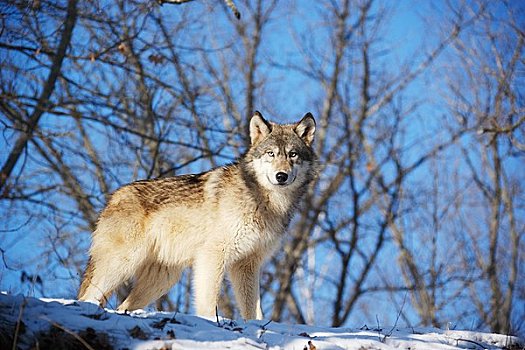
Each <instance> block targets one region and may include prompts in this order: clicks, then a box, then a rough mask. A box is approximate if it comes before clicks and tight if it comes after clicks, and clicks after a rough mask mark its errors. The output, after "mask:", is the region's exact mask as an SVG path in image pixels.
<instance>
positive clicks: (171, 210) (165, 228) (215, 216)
mask: <svg viewBox="0 0 525 350" xmlns="http://www.w3.org/2000/svg"><path fill="white" fill-rule="evenodd" d="M249 131H250V140H251V145H250V147H249V149H248V150H247V152H246V153H245V154H244V156H242V157H241V158H240V159H239V160H238V161H237V162H235V163H233V164H230V165H227V166H223V167H219V168H215V169H212V170H210V171H207V172H204V173H201V174H190V175H181V176H175V177H170V178H161V179H155V180H143V181H136V182H133V183H131V184H128V185H125V186H123V187H122V188H120V189H118V190H117V191H116V192H115V193H114V194H113V195H112V196H111V199H110V200H109V201H108V204H107V206H106V208H105V209H104V210H103V211H102V212H101V214H100V217H99V220H98V223H97V227H96V230H95V231H94V232H93V240H92V245H91V249H90V257H89V262H88V265H87V267H86V271H85V274H84V277H83V280H82V283H81V286H80V290H79V293H78V298H79V299H80V300H95V301H96V302H98V303H100V305H102V306H104V305H105V302H106V300H107V298H108V297H109V296H110V295H111V293H112V292H113V291H114V290H115V289H116V288H117V287H118V286H119V285H121V284H122V283H124V282H126V281H128V280H130V279H132V278H134V284H133V288H132V289H131V292H130V294H129V296H128V297H127V298H126V299H125V300H124V301H123V303H122V304H121V305H120V306H119V307H118V310H120V311H125V310H134V309H138V308H143V307H145V306H147V305H148V304H149V303H150V302H152V301H155V300H156V299H158V298H159V297H161V296H162V295H163V294H165V293H167V292H168V291H169V289H170V288H171V287H172V286H173V284H175V283H176V282H177V281H178V279H179V278H180V276H181V273H182V271H183V270H184V269H185V268H187V267H192V268H193V280H192V283H193V291H194V300H195V310H196V313H197V314H198V315H202V316H213V315H215V313H216V305H217V300H218V297H219V293H220V288H221V283H222V281H223V278H224V275H225V273H227V274H228V275H229V278H230V280H231V283H232V286H233V290H234V294H235V298H236V300H237V304H238V306H239V308H240V312H241V316H242V317H243V318H244V319H262V317H263V315H262V311H261V303H260V297H259V272H260V268H261V265H262V263H263V262H264V260H265V258H267V257H268V256H269V255H270V254H271V253H272V252H273V251H274V250H275V249H276V248H277V247H278V245H279V241H280V238H281V237H282V236H283V234H284V232H285V231H286V228H287V226H288V225H289V223H290V220H291V218H292V214H293V212H294V210H295V209H296V208H297V207H298V205H299V202H300V199H301V197H302V196H303V195H304V193H305V192H306V190H307V187H308V183H309V182H311V180H312V179H313V178H314V176H315V166H314V164H315V155H314V152H313V149H312V147H311V146H312V142H313V140H314V133H315V120H314V118H313V116H312V115H311V114H310V113H307V114H306V115H305V116H304V117H303V118H302V119H301V120H300V121H299V122H297V123H295V124H286V125H281V124H276V123H272V122H268V121H266V120H265V119H264V118H263V116H262V115H261V114H260V113H259V112H255V114H254V115H253V117H252V118H251V120H250V126H249Z"/></svg>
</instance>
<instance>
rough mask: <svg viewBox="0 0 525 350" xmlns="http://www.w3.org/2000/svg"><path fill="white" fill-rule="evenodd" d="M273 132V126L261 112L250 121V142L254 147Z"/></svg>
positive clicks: (257, 112) (256, 113)
mask: <svg viewBox="0 0 525 350" xmlns="http://www.w3.org/2000/svg"><path fill="white" fill-rule="evenodd" d="M271 131H272V125H271V124H270V123H268V122H267V121H266V120H265V119H264V118H263V116H262V114H261V113H260V112H259V111H255V113H254V114H253V117H252V119H251V120H250V140H251V142H252V145H255V144H256V143H258V142H260V141H261V140H262V139H263V138H264V137H266V136H267V135H268V134H269V133H270V132H271Z"/></svg>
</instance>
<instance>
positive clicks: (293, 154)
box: [288, 151, 297, 158]
mask: <svg viewBox="0 0 525 350" xmlns="http://www.w3.org/2000/svg"><path fill="white" fill-rule="evenodd" d="M288 155H289V156H290V158H295V157H297V152H294V151H291V152H290V153H288Z"/></svg>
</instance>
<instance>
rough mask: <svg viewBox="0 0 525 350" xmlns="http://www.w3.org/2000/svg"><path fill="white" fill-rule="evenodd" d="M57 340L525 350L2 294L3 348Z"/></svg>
mask: <svg viewBox="0 0 525 350" xmlns="http://www.w3.org/2000/svg"><path fill="white" fill-rule="evenodd" d="M46 335H47V336H46ZM37 338H38V340H37ZM57 338H63V339H66V338H68V339H69V340H68V341H69V343H66V344H69V348H72V347H76V348H87V349H89V348H92V349H109V348H113V349H140V350H146V349H204V348H212V349H234V350H236V349H239V350H246V349H296V350H302V349H305V348H306V349H308V350H314V349H317V350H330V349H355V350H365V349H381V350H383V349H523V347H524V344H525V343H524V342H523V340H522V339H519V338H516V337H510V336H505V335H500V334H489V333H480V332H472V331H456V330H454V331H452V330H441V329H435V328H421V329H412V328H410V329H402V328H392V327H390V328H388V327H385V328H383V329H368V327H364V328H360V329H359V328H357V329H354V328H326V327H325V328H323V327H314V326H306V325H288V324H284V323H277V322H270V321H247V322H244V321H232V320H228V319H223V318H220V319H219V320H217V319H215V318H213V319H206V318H202V317H197V316H191V315H185V314H178V313H173V312H171V313H170V312H147V311H143V310H139V311H135V312H132V313H131V314H121V313H117V312H116V311H113V310H108V309H102V308H100V307H98V306H97V305H95V304H92V303H87V302H79V301H76V300H64V299H36V298H31V297H24V296H21V295H18V296H12V295H8V294H0V348H2V349H4V348H12V343H13V341H15V342H16V345H17V346H18V347H19V348H20V349H29V348H32V347H36V348H41V349H44V348H46V345H47V348H58V346H57V345H56V344H57V343H53V342H52V341H55V342H56V341H57V340H56V339H57ZM37 341H38V345H37V344H36V342H37ZM61 341H62V342H64V340H61ZM59 342H60V341H59ZM73 342H76V343H73ZM50 344H51V345H50ZM61 344H63V343H61ZM79 344H80V345H79ZM62 348H67V347H62Z"/></svg>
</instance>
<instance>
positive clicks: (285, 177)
mask: <svg viewBox="0 0 525 350" xmlns="http://www.w3.org/2000/svg"><path fill="white" fill-rule="evenodd" d="M275 178H276V179H277V182H278V183H280V184H283V183H285V182H286V180H288V174H286V173H283V172H279V173H277V174H275Z"/></svg>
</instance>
